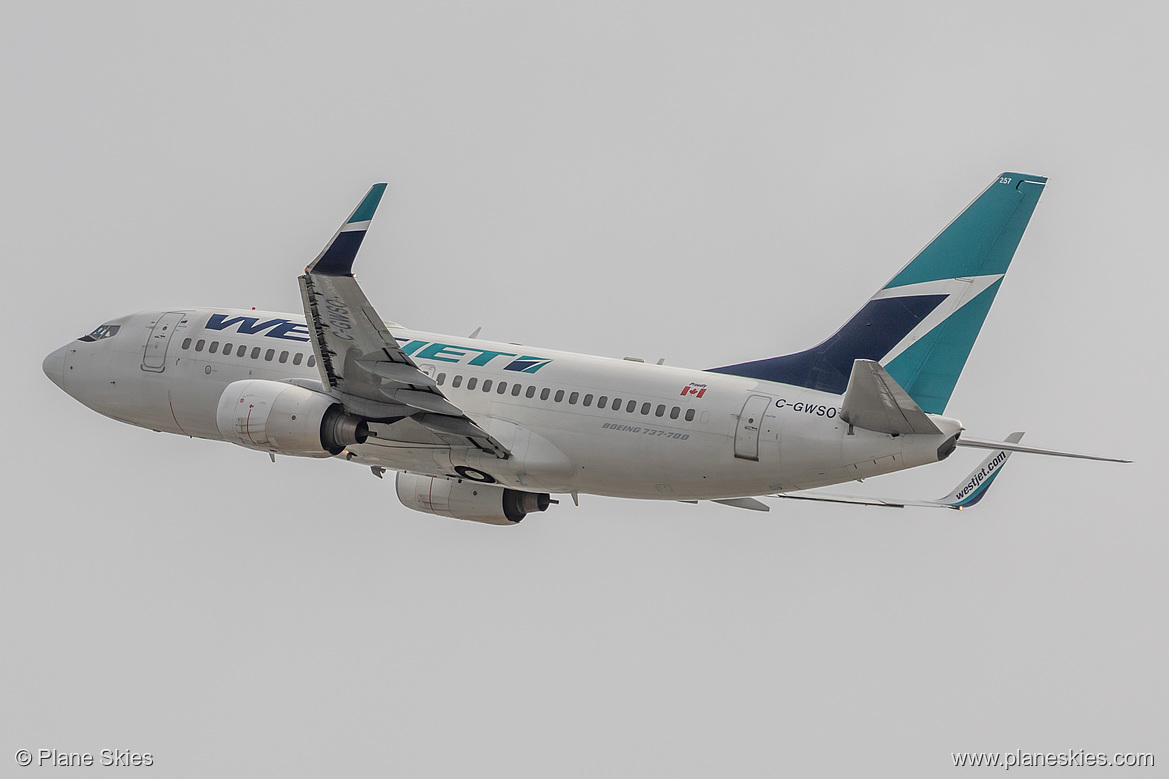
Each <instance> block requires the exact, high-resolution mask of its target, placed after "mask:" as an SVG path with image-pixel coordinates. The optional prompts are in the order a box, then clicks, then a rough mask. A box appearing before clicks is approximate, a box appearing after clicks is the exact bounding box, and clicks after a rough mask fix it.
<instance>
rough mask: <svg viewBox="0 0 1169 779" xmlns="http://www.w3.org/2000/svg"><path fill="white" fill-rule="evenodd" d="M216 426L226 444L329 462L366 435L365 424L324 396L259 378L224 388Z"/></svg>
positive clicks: (237, 382)
mask: <svg viewBox="0 0 1169 779" xmlns="http://www.w3.org/2000/svg"><path fill="white" fill-rule="evenodd" d="M215 424H216V426H217V427H218V428H219V434H220V435H221V436H223V440H225V441H230V442H231V443H233V444H239V445H240V446H245V447H247V448H248V449H259V450H260V451H262V452H276V453H277V454H288V455H295V456H298V457H330V456H332V455H335V454H340V453H341V451H342V450H343V449H344V448H345V447H346V446H349V445H350V444H362V443H365V440H366V438H367V437H368V436H369V426H368V425H367V424H366V422H365V420H363V419H361V418H360V417H355V416H353V415H352V414H347V413H345V410H344V409H343V408H342V406H341V404H340V403H338V402H337V401H335V400H333V399H332V398H330V397H329V396H328V395H324V394H322V393H320V392H313V391H312V390H310V389H305V388H304V387H297V386H295V385H292V384H284V383H281V382H278V381H265V380H262V379H246V380H244V381H234V382H232V383H231V384H228V385H227V387H226V388H225V389H224V390H223V394H222V395H220V396H219V407H218V408H217V409H216V412H215Z"/></svg>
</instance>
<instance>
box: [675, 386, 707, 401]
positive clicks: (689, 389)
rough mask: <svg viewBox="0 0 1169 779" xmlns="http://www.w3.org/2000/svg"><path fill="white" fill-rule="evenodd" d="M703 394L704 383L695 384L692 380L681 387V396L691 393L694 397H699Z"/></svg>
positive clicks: (704, 390)
mask: <svg viewBox="0 0 1169 779" xmlns="http://www.w3.org/2000/svg"><path fill="white" fill-rule="evenodd" d="M705 394H706V385H705V384H695V383H694V382H690V384H689V385H688V386H685V387H683V388H682V395H681V397H686V396H687V395H693V396H694V397H696V398H700V397H702V396H703V395H705Z"/></svg>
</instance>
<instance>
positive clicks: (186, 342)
mask: <svg viewBox="0 0 1169 779" xmlns="http://www.w3.org/2000/svg"><path fill="white" fill-rule="evenodd" d="M183 348H184V349H190V348H191V339H190V338H186V339H184V340H183Z"/></svg>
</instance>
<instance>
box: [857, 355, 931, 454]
mask: <svg viewBox="0 0 1169 779" xmlns="http://www.w3.org/2000/svg"><path fill="white" fill-rule="evenodd" d="M840 418H841V419H843V420H844V421H845V422H847V423H848V424H850V425H855V426H857V427H861V428H864V429H865V430H873V431H876V432H878V433H889V434H891V435H908V434H910V433H932V434H940V433H941V432H942V431H941V430H939V429H938V427H937V425H935V424H934V423H933V422H932V421H931V420H930V418H929V417H927V416H926V414H925V412H924V411H922V410H921V407H920V406H918V405H917V404H916V403H914V402H913V398H911V397H909V394H908V393H907V392H906V391H905V390H903V389H901V387H900V386H899V385H898V384H897V382H896V381H894V380H893V377H892V376H890V375H889V374H888V373H886V372H885V369H884V368H882V367H881V364H880V363H878V362H876V361H874V360H855V361H854V362H853V364H852V375H851V376H850V377H849V379H848V388H847V389H846V390H845V391H844V403H843V404H842V405H841V408H840Z"/></svg>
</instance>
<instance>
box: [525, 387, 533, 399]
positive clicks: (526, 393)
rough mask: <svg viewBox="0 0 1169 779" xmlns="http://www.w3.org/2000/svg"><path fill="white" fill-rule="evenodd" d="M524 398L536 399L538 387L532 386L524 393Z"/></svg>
mask: <svg viewBox="0 0 1169 779" xmlns="http://www.w3.org/2000/svg"><path fill="white" fill-rule="evenodd" d="M524 397H526V398H534V397H536V385H535V384H531V385H529V386H528V391H527V392H525V393H524Z"/></svg>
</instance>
